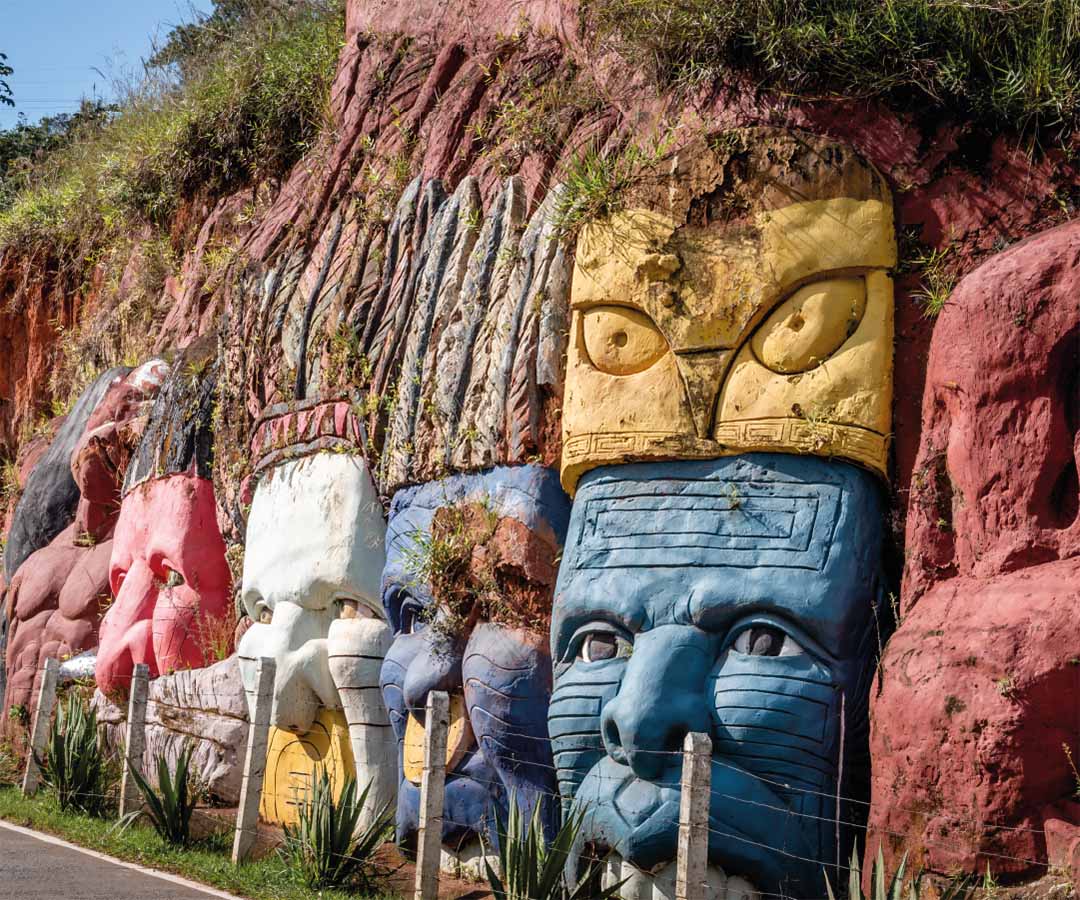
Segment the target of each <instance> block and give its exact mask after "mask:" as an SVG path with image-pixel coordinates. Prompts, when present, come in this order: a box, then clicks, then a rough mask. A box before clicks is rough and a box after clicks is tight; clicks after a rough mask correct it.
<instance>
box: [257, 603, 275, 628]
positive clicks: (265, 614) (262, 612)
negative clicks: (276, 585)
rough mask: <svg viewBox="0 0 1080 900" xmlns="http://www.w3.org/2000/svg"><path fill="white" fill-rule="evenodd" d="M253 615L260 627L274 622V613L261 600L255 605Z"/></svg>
mask: <svg viewBox="0 0 1080 900" xmlns="http://www.w3.org/2000/svg"><path fill="white" fill-rule="evenodd" d="M255 614H256V616H257V617H258V622H259V624H261V625H269V624H270V623H271V622H272V621H273V620H274V611H273V610H272V609H271V608H270V607H269V606H267V605H266V604H265V603H264V602H263V601H262V600H260V601H259V602H258V603H256V604H255Z"/></svg>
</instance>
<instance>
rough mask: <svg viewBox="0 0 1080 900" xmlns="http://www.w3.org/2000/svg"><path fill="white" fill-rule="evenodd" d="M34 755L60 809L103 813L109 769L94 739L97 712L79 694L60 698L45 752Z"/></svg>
mask: <svg viewBox="0 0 1080 900" xmlns="http://www.w3.org/2000/svg"><path fill="white" fill-rule="evenodd" d="M34 758H35V759H36V760H37V764H38V766H39V767H40V769H41V778H42V781H43V782H44V783H45V785H46V786H47V787H49V788H51V789H52V790H53V791H55V792H56V798H57V800H58V801H59V803H60V808H61V809H62V810H64V811H65V812H66V811H67V810H71V809H74V810H78V811H79V812H84V813H86V814H87V815H91V816H100V815H102V814H104V812H105V809H106V807H107V802H106V801H107V795H108V793H109V788H110V786H111V785H110V781H111V774H112V773H111V772H110V768H109V766H108V764H107V761H106V758H105V754H104V753H103V752H102V749H101V745H100V743H99V742H98V733H97V713H96V712H95V711H94V710H93V709H91V708H90V706H89V704H88V703H87V702H86V700H85V699H83V697H81V696H80V695H79V694H76V693H74V692H72V693H70V694H68V695H67V696H66V697H65V698H64V699H63V700H62V701H61V703H60V706H59V708H58V709H57V711H56V720H55V721H54V722H53V726H52V729H51V730H50V731H49V738H48V742H47V744H46V748H45V756H44V758H43V757H40V756H37V755H36V754H35V756H34Z"/></svg>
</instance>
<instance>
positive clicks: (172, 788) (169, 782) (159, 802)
mask: <svg viewBox="0 0 1080 900" xmlns="http://www.w3.org/2000/svg"><path fill="white" fill-rule="evenodd" d="M193 750H194V747H193V746H192V745H191V744H187V745H186V746H185V747H184V749H183V750H181V751H180V756H179V758H178V759H177V760H176V771H175V773H172V772H170V771H169V762H168V760H167V759H166V758H165V753H164V752H162V753H159V754H158V755H157V770H158V778H157V781H158V788H159V790H160V792H159V791H155V790H154V789H153V788H152V787H151V786H150V784H149V783H148V782H147V780H146V779H145V778H144V777H143V776H142V775H141V774H140V773H139V771H138V770H137V769H132V770H131V774H132V776H133V777H134V778H135V783H136V784H137V785H138V786H139V791H140V792H141V793H142V795H143V799H144V800H145V801H146V809H145V812H146V815H147V816H148V817H149V819H150V824H151V825H153V826H154V831H156V832H157V833H158V836H159V837H160V838H161V839H162V840H163V841H164V842H165V843H167V844H174V845H177V846H180V847H185V846H187V845H188V843H189V842H190V841H191V814H192V813H193V812H194V811H195V802H196V793H197V792H196V790H195V784H196V782H197V781H198V779H197V777H196V778H194V779H193V778H191V777H190V776H191V754H192V751H193ZM138 815H139V812H136V813H133V814H131V815H130V816H129V818H132V819H134V818H136V817H138Z"/></svg>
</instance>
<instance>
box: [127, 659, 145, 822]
mask: <svg viewBox="0 0 1080 900" xmlns="http://www.w3.org/2000/svg"><path fill="white" fill-rule="evenodd" d="M149 688H150V667H149V666H148V665H147V664H146V663H139V664H138V665H136V666H135V672H134V674H133V675H132V676H131V695H130V696H129V698H128V716H127V727H126V728H125V736H124V774H123V776H122V777H121V779H120V818H123V817H124V816H126V815H127V814H128V813H129V812H131V811H132V810H135V809H139V808H140V807H141V806H142V792H141V791H140V790H139V786H138V784H136V783H135V777H134V776H133V775H132V774H131V771H132V769H135V770H136V771H137V772H138V773H139V774H140V775H143V774H144V772H143V752H144V751H145V750H146V695H147V693H148V691H149Z"/></svg>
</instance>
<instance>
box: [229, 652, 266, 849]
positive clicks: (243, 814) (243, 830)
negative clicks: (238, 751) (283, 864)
mask: <svg viewBox="0 0 1080 900" xmlns="http://www.w3.org/2000/svg"><path fill="white" fill-rule="evenodd" d="M276 668H277V666H276V664H275V663H274V660H273V659H271V658H270V657H266V656H264V657H262V658H261V659H260V660H259V663H258V667H257V669H256V672H255V680H256V684H255V709H254V710H253V711H252V713H251V722H250V724H249V725H248V741H247V754H246V755H245V757H244V778H243V781H242V782H241V784H240V808H239V809H238V810H237V811H236V834H235V836H234V837H233V851H232V861H233V863H235V864H239V863H241V862H243V860H244V859H245V858H246V857H247V855H248V853H250V852H251V848H252V847H253V846H254V844H255V838H256V831H257V829H258V825H259V799H260V798H261V796H262V786H263V775H264V774H266V749H267V744H268V743H269V738H270V711H271V710H272V709H273V706H274V676H275V670H276Z"/></svg>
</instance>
